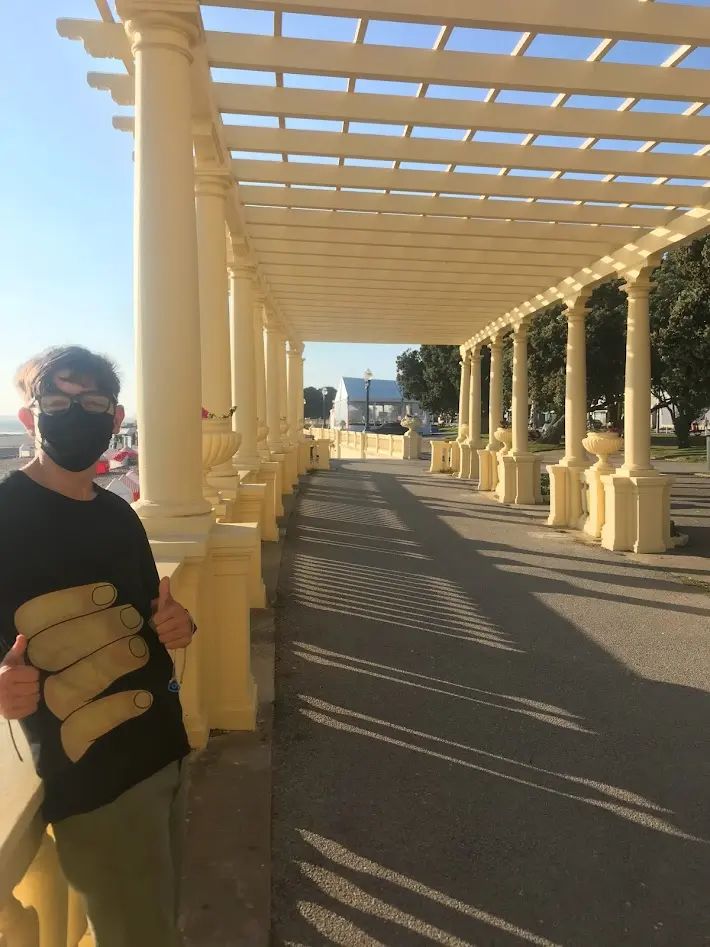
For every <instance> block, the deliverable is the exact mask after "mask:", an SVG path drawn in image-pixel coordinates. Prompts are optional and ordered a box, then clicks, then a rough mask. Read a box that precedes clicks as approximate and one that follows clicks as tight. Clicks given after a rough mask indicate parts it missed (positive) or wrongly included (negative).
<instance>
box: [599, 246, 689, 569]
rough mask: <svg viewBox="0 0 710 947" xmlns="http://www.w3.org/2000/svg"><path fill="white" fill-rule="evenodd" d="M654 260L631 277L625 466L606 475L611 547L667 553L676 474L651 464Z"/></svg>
mask: <svg viewBox="0 0 710 947" xmlns="http://www.w3.org/2000/svg"><path fill="white" fill-rule="evenodd" d="M655 265H656V264H655V262H654V263H650V262H649V265H648V266H647V267H645V268H644V269H642V270H641V271H640V272H639V273H637V274H632V275H629V276H627V277H626V284H627V285H626V292H627V293H628V297H629V312H628V317H627V327H626V387H625V391H624V442H625V449H624V464H623V466H622V467H621V468H620V470H619V471H618V474H617V475H614V474H610V475H607V476H603V477H602V483H603V485H604V501H605V502H604V506H605V511H604V515H605V522H604V526H603V527H602V545H603V546H604V547H606V548H607V549H614V550H628V549H631V550H633V551H634V552H638V553H662V552H665V551H666V550H667V549H668V548H670V547H671V546H672V545H673V541H672V539H671V534H670V532H671V531H670V489H671V486H672V484H673V478H672V477H664V476H661V475H660V474H659V473H658V471H657V470H655V469H654V468H653V466H652V465H651V324H650V313H649V293H650V291H651V281H650V277H651V274H652V272H653V268H654V266H655Z"/></svg>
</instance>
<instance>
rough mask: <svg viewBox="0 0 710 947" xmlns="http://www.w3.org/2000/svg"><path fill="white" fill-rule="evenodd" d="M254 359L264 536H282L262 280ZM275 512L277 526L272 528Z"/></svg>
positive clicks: (256, 285) (255, 296) (256, 294)
mask: <svg viewBox="0 0 710 947" xmlns="http://www.w3.org/2000/svg"><path fill="white" fill-rule="evenodd" d="M252 296H253V299H254V309H253V315H254V363H255V366H256V416H257V449H258V454H259V457H260V458H261V469H260V471H259V480H260V481H261V482H262V483H265V484H266V486H267V509H266V512H265V523H266V524H267V525H266V526H265V529H264V531H263V536H264V539H266V540H269V541H275V540H278V529H277V528H276V517H278V516H283V513H284V508H283V501H282V499H281V496H282V489H281V486H282V485H281V480H282V470H283V464H282V463H281V464H280V463H279V462H278V460H276V459H272V456H271V451H270V450H269V445H268V443H267V435H268V432H269V427H268V425H267V423H266V364H265V361H264V358H265V353H264V303H265V296H264V293H263V292H262V289H261V286H260V284H259V281H258V280H256V279H255V280H254V284H253V293H252ZM272 512H273V523H274V529H273V530H272V529H271V525H270V524H271V522H272Z"/></svg>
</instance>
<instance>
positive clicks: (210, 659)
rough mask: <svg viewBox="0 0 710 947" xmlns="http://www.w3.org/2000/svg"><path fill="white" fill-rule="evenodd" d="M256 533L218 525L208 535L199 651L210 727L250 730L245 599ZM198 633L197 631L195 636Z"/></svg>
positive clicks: (252, 691) (252, 700) (252, 711)
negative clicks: (206, 596) (207, 571)
mask: <svg viewBox="0 0 710 947" xmlns="http://www.w3.org/2000/svg"><path fill="white" fill-rule="evenodd" d="M255 549H259V551H260V547H259V544H258V529H257V528H256V527H255V526H250V525H248V524H246V525H245V524H243V523H240V524H227V523H218V524H217V525H216V526H215V527H213V529H212V532H211V535H210V552H211V576H210V579H211V581H210V586H209V590H210V608H209V612H208V614H209V622H208V625H207V628H206V629H205V632H206V634H205V640H206V641H209V647H205V648H203V651H202V653H203V657H204V661H205V665H206V667H205V672H206V673H205V679H206V691H205V696H206V703H207V716H208V719H209V724H210V727H211V728H213V729H215V728H216V729H220V730H253V729H255V727H256V702H257V693H256V683H255V681H254V677H253V675H252V673H251V635H250V600H251V597H252V590H251V586H252V584H253V576H254V553H255ZM200 633H202V630H201V631H200Z"/></svg>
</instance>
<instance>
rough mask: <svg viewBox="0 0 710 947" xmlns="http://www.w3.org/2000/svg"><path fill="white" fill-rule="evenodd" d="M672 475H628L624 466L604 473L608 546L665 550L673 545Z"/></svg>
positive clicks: (640, 550)
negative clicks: (671, 518)
mask: <svg viewBox="0 0 710 947" xmlns="http://www.w3.org/2000/svg"><path fill="white" fill-rule="evenodd" d="M673 483H674V479H673V478H672V477H666V476H663V475H662V474H651V475H649V476H638V477H636V476H628V474H627V473H626V472H625V471H624V470H623V469H622V470H621V471H620V472H619V473H618V474H616V475H613V474H612V475H609V476H604V477H602V484H603V486H604V526H603V527H602V533H601V539H602V546H604V548H605V549H611V550H613V551H633V552H638V553H662V552H666V550H668V549H670V548H672V546H673V542H672V539H671V534H670V492H671V487H672V485H673Z"/></svg>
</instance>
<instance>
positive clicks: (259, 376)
mask: <svg viewBox="0 0 710 947" xmlns="http://www.w3.org/2000/svg"><path fill="white" fill-rule="evenodd" d="M264 301H265V299H264V294H263V293H262V292H261V287H260V286H259V283H258V282H256V281H255V283H254V362H255V365H256V418H257V443H258V447H259V456H260V457H261V459H262V460H269V459H270V458H271V452H270V451H269V447H268V443H267V436H268V434H269V426H268V424H267V420H266V361H265V359H266V353H265V342H264Z"/></svg>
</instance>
